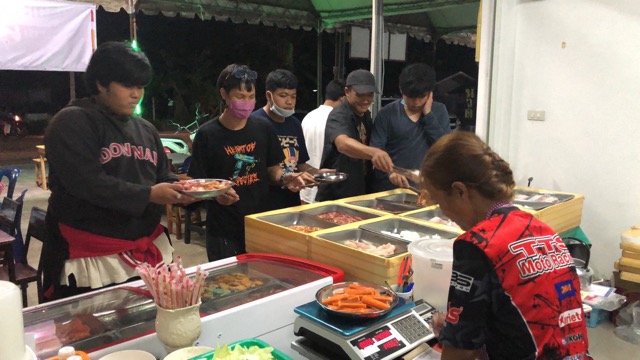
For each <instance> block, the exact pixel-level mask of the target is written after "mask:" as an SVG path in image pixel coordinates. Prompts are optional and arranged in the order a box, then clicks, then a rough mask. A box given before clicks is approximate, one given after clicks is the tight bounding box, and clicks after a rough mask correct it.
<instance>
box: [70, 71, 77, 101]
mask: <svg viewBox="0 0 640 360" xmlns="http://www.w3.org/2000/svg"><path fill="white" fill-rule="evenodd" d="M75 98H76V76H75V74H74V72H73V71H69V99H71V100H74V99H75Z"/></svg>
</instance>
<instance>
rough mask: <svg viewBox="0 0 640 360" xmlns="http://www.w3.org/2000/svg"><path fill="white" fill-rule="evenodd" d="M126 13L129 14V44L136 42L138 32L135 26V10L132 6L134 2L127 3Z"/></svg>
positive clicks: (132, 0) (130, 0)
mask: <svg viewBox="0 0 640 360" xmlns="http://www.w3.org/2000/svg"><path fill="white" fill-rule="evenodd" d="M128 5H129V6H128V8H129V9H127V10H128V12H129V37H130V38H131V42H133V41H137V40H138V31H137V29H136V28H137V26H136V10H135V6H134V0H129V1H128Z"/></svg>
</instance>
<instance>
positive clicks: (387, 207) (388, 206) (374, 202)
mask: <svg viewBox="0 0 640 360" xmlns="http://www.w3.org/2000/svg"><path fill="white" fill-rule="evenodd" d="M347 204H350V205H354V206H361V207H366V208H370V209H375V210H380V211H386V212H388V213H392V214H400V213H405V212H409V211H413V210H417V209H419V208H420V206H418V205H409V204H404V203H399V202H393V201H388V200H381V199H370V200H359V201H351V202H348V203H347Z"/></svg>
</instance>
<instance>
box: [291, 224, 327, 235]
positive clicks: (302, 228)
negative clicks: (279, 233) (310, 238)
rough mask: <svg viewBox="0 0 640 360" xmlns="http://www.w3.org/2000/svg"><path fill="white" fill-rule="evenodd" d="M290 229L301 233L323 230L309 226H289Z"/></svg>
mask: <svg viewBox="0 0 640 360" xmlns="http://www.w3.org/2000/svg"><path fill="white" fill-rule="evenodd" d="M288 228H289V229H292V230H295V231H300V232H303V233H312V232H315V231H318V230H322V228H320V227H317V226H308V225H290V226H288Z"/></svg>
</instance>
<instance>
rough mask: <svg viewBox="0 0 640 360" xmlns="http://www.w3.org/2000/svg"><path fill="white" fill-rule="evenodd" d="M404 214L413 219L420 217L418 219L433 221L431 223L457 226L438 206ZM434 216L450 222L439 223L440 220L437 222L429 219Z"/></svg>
mask: <svg viewBox="0 0 640 360" xmlns="http://www.w3.org/2000/svg"><path fill="white" fill-rule="evenodd" d="M406 216H407V217H410V218H414V219H420V220H424V221H429V222H433V223H436V224H440V225H444V226H457V225H456V223H454V222H453V221H452V220H451V219H449V218H448V217H447V216H446V215H445V214H443V213H442V209H440V208H439V207H437V208H435V209H428V210H424V211H420V212H415V213H413V214H408V215H406ZM435 217H439V218H440V219H442V220H444V221H450V222H451V223H450V224H449V223H441V222H437V221H432V220H431V219H433V218H435Z"/></svg>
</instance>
